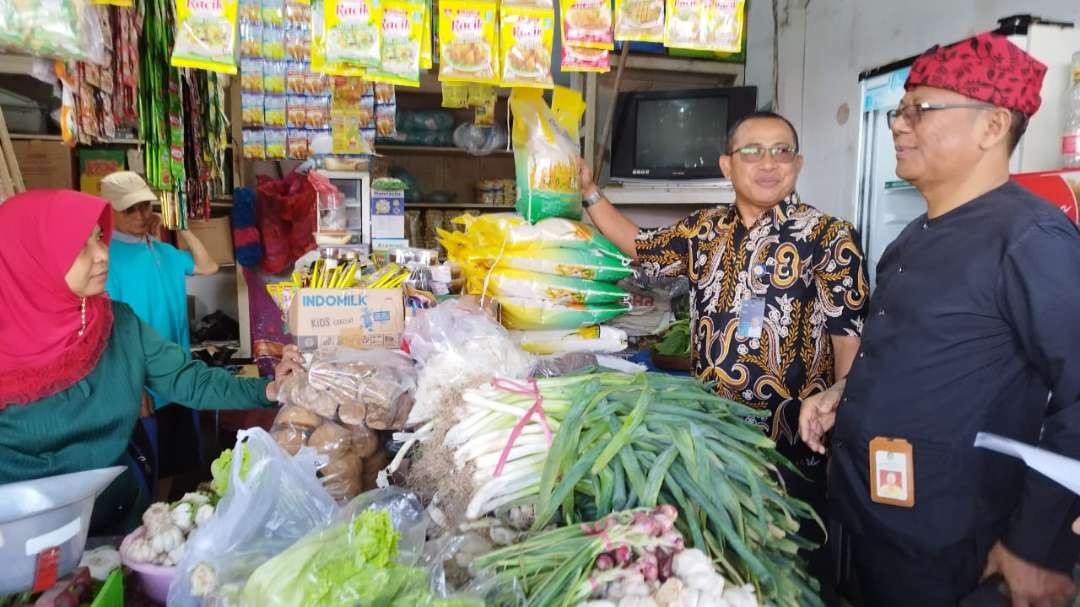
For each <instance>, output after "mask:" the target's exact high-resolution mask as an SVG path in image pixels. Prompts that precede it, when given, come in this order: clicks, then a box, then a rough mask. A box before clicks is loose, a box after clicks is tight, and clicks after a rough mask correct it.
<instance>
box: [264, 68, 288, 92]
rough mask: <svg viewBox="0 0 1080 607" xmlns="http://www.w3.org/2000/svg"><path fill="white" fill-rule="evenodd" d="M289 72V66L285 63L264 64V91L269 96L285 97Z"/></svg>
mask: <svg viewBox="0 0 1080 607" xmlns="http://www.w3.org/2000/svg"><path fill="white" fill-rule="evenodd" d="M288 72H289V65H288V64H287V63H285V62H284V61H267V62H264V63H263V90H264V91H265V92H266V94H267V95H284V94H285V91H286V90H287V87H286V85H285V80H286V77H287V75H288Z"/></svg>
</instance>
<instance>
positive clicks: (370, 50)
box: [323, 0, 382, 67]
mask: <svg viewBox="0 0 1080 607" xmlns="http://www.w3.org/2000/svg"><path fill="white" fill-rule="evenodd" d="M324 2H325V5H324V9H323V23H324V26H325V27H326V33H325V36H324V46H325V49H326V61H327V63H341V64H344V66H343V67H359V66H377V65H378V64H379V58H380V56H379V49H380V44H381V36H380V24H381V23H382V6H381V4H380V2H379V0H324Z"/></svg>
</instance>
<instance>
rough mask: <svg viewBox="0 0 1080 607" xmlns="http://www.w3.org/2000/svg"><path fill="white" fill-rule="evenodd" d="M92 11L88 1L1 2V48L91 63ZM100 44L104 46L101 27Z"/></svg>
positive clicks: (95, 12) (2, 0)
mask: <svg viewBox="0 0 1080 607" xmlns="http://www.w3.org/2000/svg"><path fill="white" fill-rule="evenodd" d="M91 18H93V19H95V20H96V19H97V11H96V10H91V7H90V5H89V2H87V0H56V1H55V2H38V3H23V2H17V1H16V0H0V46H4V47H7V48H8V49H9V50H10V51H12V52H16V53H22V54H27V55H34V56H38V57H54V58H57V59H62V60H65V61H87V60H91V58H92V57H91V54H92V51H93V46H88V45H92V44H93V43H94V42H95V40H94V39H93V35H92V32H90V31H89V28H91V27H93V26H92V25H91V24H90V21H91ZM97 34H98V39H97V42H98V43H100V42H101V39H100V34H101V31H100V27H99V29H98V32H97Z"/></svg>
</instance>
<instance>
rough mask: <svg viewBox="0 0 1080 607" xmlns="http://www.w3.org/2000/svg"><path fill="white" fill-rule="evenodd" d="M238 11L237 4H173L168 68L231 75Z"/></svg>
mask: <svg viewBox="0 0 1080 607" xmlns="http://www.w3.org/2000/svg"><path fill="white" fill-rule="evenodd" d="M238 9H239V2H237V0H176V43H175V44H174V45H173V53H172V59H170V61H169V63H170V65H172V66H174V67H191V68H196V69H202V70H210V71H214V72H222V73H224V74H235V73H236V72H237V69H236V14H237V11H238Z"/></svg>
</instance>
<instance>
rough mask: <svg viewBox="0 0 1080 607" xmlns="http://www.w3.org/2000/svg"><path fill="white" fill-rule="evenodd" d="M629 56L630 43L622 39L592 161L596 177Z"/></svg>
mask: <svg viewBox="0 0 1080 607" xmlns="http://www.w3.org/2000/svg"><path fill="white" fill-rule="evenodd" d="M629 56H630V43H629V42H627V41H625V40H624V41H623V43H622V52H621V53H619V67H618V68H616V70H615V90H613V91H612V92H611V101H610V102H608V111H607V116H605V117H604V130H603V131H602V132H601V135H600V139H597V140H596V150H595V151H594V154H595V156H594V158H595V161H594V162H593V175H594V176H596V177H597V178H599V177H600V174H601V173H603V172H604V160H605V158H606V152H607V145H608V139H610V138H611V125H612V123H613V122H614V120H615V102H616V100H617V99H618V98H619V88H620V87H622V79H623V71H624V70H625V69H626V60H627V59H628V58H629Z"/></svg>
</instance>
